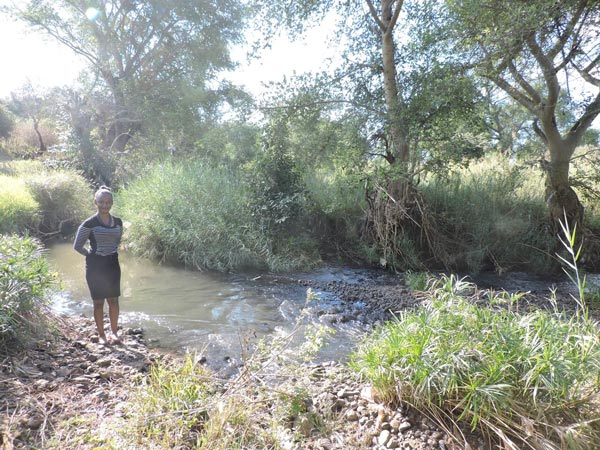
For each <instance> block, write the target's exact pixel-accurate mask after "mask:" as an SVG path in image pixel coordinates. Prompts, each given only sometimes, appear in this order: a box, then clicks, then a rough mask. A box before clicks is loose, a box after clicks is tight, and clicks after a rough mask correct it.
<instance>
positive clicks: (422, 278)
mask: <svg viewBox="0 0 600 450" xmlns="http://www.w3.org/2000/svg"><path fill="white" fill-rule="evenodd" d="M431 280H432V275H431V274H430V273H428V272H413V271H410V270H409V271H408V272H406V273H405V274H404V281H405V282H406V285H407V286H408V287H409V288H410V290H412V291H418V292H422V291H426V290H427V288H428V286H429V283H430V281H431Z"/></svg>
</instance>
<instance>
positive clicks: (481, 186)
mask: <svg viewBox="0 0 600 450" xmlns="http://www.w3.org/2000/svg"><path fill="white" fill-rule="evenodd" d="M543 186H544V180H543V177H542V174H541V172H539V171H538V170H535V169H532V168H525V167H523V166H516V165H512V164H510V163H509V162H508V161H506V160H503V159H493V158H488V159H485V160H482V161H480V162H478V163H473V164H471V165H470V166H469V167H468V168H466V169H464V168H462V169H457V170H456V171H455V172H453V173H451V174H450V175H448V177H446V178H444V179H441V178H436V179H429V180H427V182H426V183H424V184H423V185H422V187H421V189H422V192H423V195H424V197H425V199H426V202H427V206H428V208H429V210H430V211H431V212H432V213H433V214H434V215H435V217H436V223H437V225H438V229H437V233H439V234H441V235H443V236H444V239H443V240H442V241H443V242H446V248H445V253H446V254H447V255H448V258H447V260H446V261H443V263H444V264H445V266H446V267H448V268H450V269H452V270H468V271H469V272H472V273H476V272H479V271H482V270H490V269H493V270H496V271H497V272H505V271H509V270H528V271H532V272H538V273H546V272H548V271H549V270H551V269H552V268H553V267H554V268H556V264H555V260H554V259H553V257H552V248H553V246H554V244H555V240H554V238H553V237H552V235H551V233H549V232H548V227H547V222H548V211H547V207H546V204H545V202H544V193H543Z"/></svg>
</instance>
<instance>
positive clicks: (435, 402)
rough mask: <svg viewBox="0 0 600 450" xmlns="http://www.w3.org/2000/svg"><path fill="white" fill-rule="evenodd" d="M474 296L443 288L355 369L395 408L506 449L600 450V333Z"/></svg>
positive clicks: (378, 337) (372, 345) (371, 347)
mask: <svg viewBox="0 0 600 450" xmlns="http://www.w3.org/2000/svg"><path fill="white" fill-rule="evenodd" d="M471 290H472V286H470V285H469V284H468V283H465V282H464V281H462V280H456V278H454V277H446V278H442V279H440V280H439V281H438V282H437V283H434V285H433V286H432V287H431V289H430V291H429V295H430V301H429V303H428V304H427V305H425V306H423V307H421V308H419V309H417V310H415V311H407V312H402V313H401V314H400V315H399V316H398V317H397V319H396V320H393V321H391V322H389V323H387V324H386V325H385V326H382V327H379V328H378V329H377V331H376V333H375V334H374V335H373V336H372V337H370V338H369V339H367V341H365V343H364V344H363V345H362V346H361V347H359V349H358V350H357V351H356V353H355V354H354V355H353V361H352V366H353V367H354V368H355V370H357V371H359V372H360V373H361V374H362V375H363V376H364V377H365V378H367V379H368V380H369V381H371V382H372V383H373V384H374V385H375V386H376V388H377V389H378V390H379V391H380V392H381V393H382V395H383V396H384V397H386V398H387V399H388V400H403V401H406V402H408V403H409V404H412V405H414V406H416V407H417V408H418V409H423V410H426V411H428V412H429V413H431V414H432V415H433V416H435V417H437V418H438V419H440V420H443V419H442V418H452V419H453V420H454V421H456V422H466V423H468V424H470V425H471V427H472V428H473V429H476V428H477V429H480V430H482V431H483V432H485V433H486V434H488V435H492V436H493V437H495V438H496V439H498V440H500V441H503V443H504V445H505V446H506V448H521V445H525V446H530V447H531V448H532V449H541V448H544V449H558V448H563V447H561V445H560V444H561V442H571V443H573V445H572V446H570V447H569V448H586V446H588V447H589V448H592V444H594V443H597V442H600V427H599V426H598V422H597V420H596V419H597V417H598V416H597V411H598V408H599V406H600V405H599V404H598V395H597V393H598V391H599V389H600V375H599V372H598V367H600V338H599V336H598V332H597V327H596V324H595V323H593V322H592V321H590V320H588V319H587V318H586V317H585V316H584V315H580V314H577V315H574V316H571V317H567V316H566V315H564V314H561V313H558V312H548V311H543V310H536V311H533V312H530V313H527V314H523V315H519V314H517V313H516V312H513V311H512V310H511V309H512V308H511V306H513V304H514V303H515V302H516V301H518V297H515V296H514V295H508V296H507V295H502V296H500V295H497V294H490V299H489V300H490V304H501V303H505V306H506V309H500V308H498V309H496V310H493V309H491V308H486V307H482V306H477V305H475V304H473V303H470V302H469V301H468V299H467V294H469V293H470V292H471ZM528 448H529V447H528Z"/></svg>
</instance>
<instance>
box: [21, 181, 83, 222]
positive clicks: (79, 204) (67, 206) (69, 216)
mask: <svg viewBox="0 0 600 450" xmlns="http://www.w3.org/2000/svg"><path fill="white" fill-rule="evenodd" d="M24 181H25V184H26V186H27V188H28V189H29V192H30V193H31V194H32V196H33V198H34V199H35V200H36V201H37V203H38V205H39V214H40V215H41V221H40V227H39V229H40V231H42V232H53V231H57V230H58V229H59V228H61V226H60V225H61V223H63V224H64V223H65V221H66V222H69V223H70V224H71V228H72V227H73V226H74V224H76V223H78V222H81V221H82V220H83V219H84V218H85V217H87V216H88V215H90V213H91V211H92V206H93V205H92V200H91V199H92V196H93V193H92V189H91V188H90V186H89V185H88V183H87V182H86V181H85V180H84V178H83V177H82V176H81V175H79V174H77V173H75V172H71V171H48V172H46V173H43V174H39V175H32V176H28V177H26V178H25V179H24ZM63 230H64V227H63Z"/></svg>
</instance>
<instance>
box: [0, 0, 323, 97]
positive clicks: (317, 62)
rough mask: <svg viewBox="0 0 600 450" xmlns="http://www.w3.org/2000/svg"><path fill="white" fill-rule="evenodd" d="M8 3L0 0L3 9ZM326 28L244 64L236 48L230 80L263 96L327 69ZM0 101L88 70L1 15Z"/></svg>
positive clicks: (281, 43)
mask: <svg viewBox="0 0 600 450" xmlns="http://www.w3.org/2000/svg"><path fill="white" fill-rule="evenodd" d="M3 3H5V1H4V0H0V5H2V4H3ZM326 26H327V25H325V26H324V27H322V28H319V29H316V30H314V31H313V32H312V33H309V34H308V36H307V37H306V38H304V39H302V40H299V41H297V42H290V41H289V40H288V39H286V38H281V39H279V40H277V41H275V42H274V43H273V46H272V48H271V49H270V50H269V51H265V52H263V54H262V56H261V58H259V59H253V60H252V62H251V63H247V62H245V53H246V51H245V49H243V48H234V49H233V50H232V56H233V58H234V59H236V60H237V61H239V62H240V67H239V68H238V69H237V70H236V71H235V72H233V73H230V74H228V75H227V76H226V78H227V79H230V80H231V81H233V82H234V83H236V84H238V85H243V86H245V87H246V88H247V89H248V90H249V91H250V92H251V93H252V94H255V95H260V94H261V93H262V92H264V84H265V83H268V82H271V81H281V79H282V78H283V77H284V76H289V75H292V74H293V73H294V72H295V73H297V74H300V73H304V72H307V71H310V70H311V69H320V68H323V65H324V61H325V59H326V58H327V57H329V56H334V54H335V50H333V49H331V48H328V47H327V46H325V45H324V42H325V41H329V39H328V37H327V31H326V30H325V28H326ZM0 42H2V43H7V44H3V45H1V46H0V64H1V67H0V98H6V97H8V96H9V95H10V92H12V91H16V90H18V89H20V88H22V87H23V85H24V84H25V83H27V82H30V83H31V84H32V85H33V87H34V88H39V89H42V90H43V89H45V88H50V87H54V86H64V85H71V84H73V83H74V82H75V81H76V79H77V77H78V74H79V72H80V70H81V69H82V68H83V67H84V65H85V61H84V60H83V58H82V57H79V56H77V55H75V54H74V52H72V51H71V50H70V49H68V48H67V47H66V46H64V45H61V44H59V43H58V42H55V41H52V40H51V39H50V38H45V37H43V35H41V34H38V33H32V32H29V31H27V29H26V27H25V25H23V24H21V23H19V22H14V21H12V20H9V19H7V18H6V16H3V15H0Z"/></svg>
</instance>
